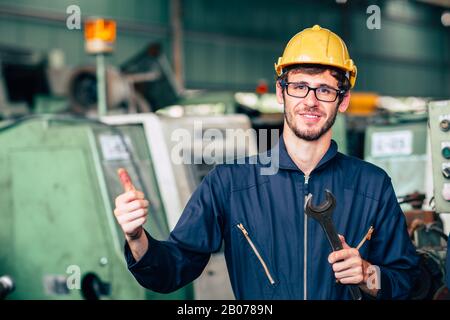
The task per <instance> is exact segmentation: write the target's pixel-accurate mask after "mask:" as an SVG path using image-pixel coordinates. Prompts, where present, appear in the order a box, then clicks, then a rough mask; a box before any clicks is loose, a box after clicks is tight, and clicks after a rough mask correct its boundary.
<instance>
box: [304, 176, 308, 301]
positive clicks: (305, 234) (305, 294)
mask: <svg viewBox="0 0 450 320" xmlns="http://www.w3.org/2000/svg"><path fill="white" fill-rule="evenodd" d="M308 182H309V176H307V175H305V184H304V190H305V191H304V194H305V200H304V204H305V205H306V201H307V198H308V194H309V188H308ZM303 212H304V210H303ZM303 216H304V220H303V234H304V239H303V300H308V282H307V281H308V275H307V272H308V268H307V267H308V217H307V216H306V214H305V213H303Z"/></svg>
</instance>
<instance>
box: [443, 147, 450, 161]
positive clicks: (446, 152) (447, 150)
mask: <svg viewBox="0 0 450 320" xmlns="http://www.w3.org/2000/svg"><path fill="white" fill-rule="evenodd" d="M442 156H443V157H444V158H445V159H450V147H443V148H442Z"/></svg>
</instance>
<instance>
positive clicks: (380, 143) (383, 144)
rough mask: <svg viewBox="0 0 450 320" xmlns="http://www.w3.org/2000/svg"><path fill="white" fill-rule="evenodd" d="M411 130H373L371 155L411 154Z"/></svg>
mask: <svg viewBox="0 0 450 320" xmlns="http://www.w3.org/2000/svg"><path fill="white" fill-rule="evenodd" d="M412 140H413V134H412V132H411V131H406V130H405V131H391V132H375V133H373V134H372V156H373V157H389V156H399V155H410V154H412V151H413V149H412V147H413V144H412Z"/></svg>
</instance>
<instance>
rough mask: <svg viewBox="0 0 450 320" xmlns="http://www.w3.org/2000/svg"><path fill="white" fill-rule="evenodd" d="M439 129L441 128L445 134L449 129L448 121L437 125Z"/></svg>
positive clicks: (449, 123)
mask: <svg viewBox="0 0 450 320" xmlns="http://www.w3.org/2000/svg"><path fill="white" fill-rule="evenodd" d="M439 128H441V130H442V131H444V132H447V131H448V130H449V129H450V121H448V120H447V119H444V120H442V121H441V122H440V123H439Z"/></svg>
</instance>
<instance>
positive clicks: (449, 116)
mask: <svg viewBox="0 0 450 320" xmlns="http://www.w3.org/2000/svg"><path fill="white" fill-rule="evenodd" d="M442 120H450V114H441V115H440V116H439V122H441V121H442Z"/></svg>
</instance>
